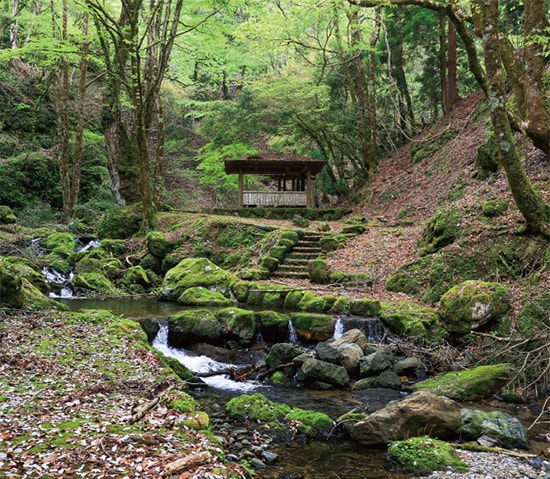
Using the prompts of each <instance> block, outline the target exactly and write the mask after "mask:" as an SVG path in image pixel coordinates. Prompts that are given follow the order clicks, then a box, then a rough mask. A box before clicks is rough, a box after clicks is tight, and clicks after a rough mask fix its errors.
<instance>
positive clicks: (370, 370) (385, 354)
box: [359, 348, 395, 377]
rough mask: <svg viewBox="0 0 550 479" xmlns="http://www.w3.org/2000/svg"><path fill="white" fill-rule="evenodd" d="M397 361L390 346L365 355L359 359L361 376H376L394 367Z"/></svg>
mask: <svg viewBox="0 0 550 479" xmlns="http://www.w3.org/2000/svg"><path fill="white" fill-rule="evenodd" d="M394 361H395V355H394V354H393V352H392V350H391V349H389V348H380V349H379V350H377V351H375V352H373V353H370V354H368V355H367V356H363V357H362V358H361V359H360V361H359V375H360V376H361V377H367V376H375V375H377V374H380V373H381V372H382V371H387V370H389V369H391V368H392V366H393V363H394Z"/></svg>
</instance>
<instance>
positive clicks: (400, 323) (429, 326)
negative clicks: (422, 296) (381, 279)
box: [380, 301, 439, 338]
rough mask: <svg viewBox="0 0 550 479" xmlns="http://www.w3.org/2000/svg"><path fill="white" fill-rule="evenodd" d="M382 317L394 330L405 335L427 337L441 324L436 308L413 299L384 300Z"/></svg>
mask: <svg viewBox="0 0 550 479" xmlns="http://www.w3.org/2000/svg"><path fill="white" fill-rule="evenodd" d="M381 306H382V312H381V313H380V319H381V320H382V321H383V322H384V324H385V325H386V326H387V327H388V328H390V329H391V330H392V331H394V332H396V333H397V334H400V335H403V336H413V337H421V338H427V337H428V336H430V337H431V336H433V331H434V330H435V329H436V328H437V327H438V326H439V315H438V313H437V311H436V310H435V309H432V308H430V307H428V306H423V305H420V304H418V303H414V302H412V301H383V302H382V303H381Z"/></svg>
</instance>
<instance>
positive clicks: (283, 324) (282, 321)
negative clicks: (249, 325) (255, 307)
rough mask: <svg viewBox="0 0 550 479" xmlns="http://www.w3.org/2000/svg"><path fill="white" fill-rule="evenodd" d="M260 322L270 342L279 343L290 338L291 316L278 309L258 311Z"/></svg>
mask: <svg viewBox="0 0 550 479" xmlns="http://www.w3.org/2000/svg"><path fill="white" fill-rule="evenodd" d="M256 316H257V317H258V322H259V323H260V328H261V333H262V336H263V338H264V340H265V341H267V342H268V343H277V342H281V341H287V340H288V339H289V329H288V323H289V322H290V318H289V317H288V315H286V314H284V313H279V312H277V311H271V310H266V311H258V312H257V313H256Z"/></svg>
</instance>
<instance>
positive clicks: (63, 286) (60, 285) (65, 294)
mask: <svg viewBox="0 0 550 479" xmlns="http://www.w3.org/2000/svg"><path fill="white" fill-rule="evenodd" d="M42 273H44V275H45V276H46V283H48V284H50V285H53V286H54V288H55V291H51V292H50V298H72V297H73V290H72V289H71V287H70V286H68V284H69V283H70V282H71V280H72V279H73V276H74V275H73V273H72V271H71V272H70V273H69V274H68V275H64V274H62V273H60V272H59V271H57V270H56V269H54V268H52V267H51V266H46V267H45V268H42Z"/></svg>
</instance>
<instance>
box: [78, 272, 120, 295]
mask: <svg viewBox="0 0 550 479" xmlns="http://www.w3.org/2000/svg"><path fill="white" fill-rule="evenodd" d="M71 284H72V286H73V288H74V289H75V291H83V292H84V293H86V294H88V293H90V292H92V293H96V294H99V295H101V296H116V295H117V294H118V291H117V289H116V288H115V287H114V286H113V284H112V283H111V282H110V281H109V279H108V278H107V277H106V276H105V275H104V274H103V273H100V272H90V273H86V272H83V273H77V274H75V275H74V277H73V279H72V281H71Z"/></svg>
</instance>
